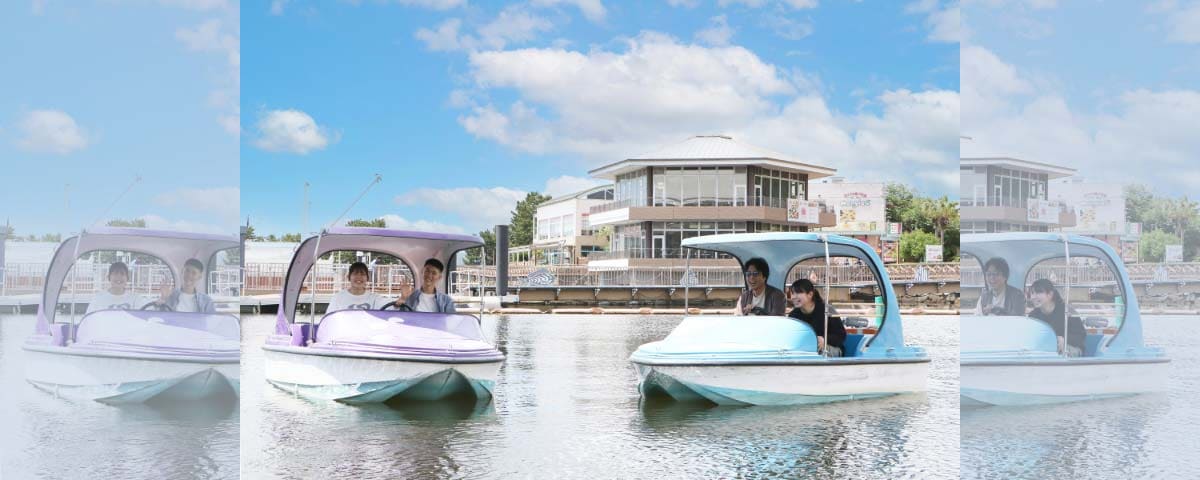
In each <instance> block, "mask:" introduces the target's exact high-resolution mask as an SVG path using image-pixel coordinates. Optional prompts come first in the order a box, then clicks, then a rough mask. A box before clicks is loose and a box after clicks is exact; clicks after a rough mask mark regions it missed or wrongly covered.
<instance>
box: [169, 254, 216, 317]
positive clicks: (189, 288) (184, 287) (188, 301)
mask: <svg viewBox="0 0 1200 480" xmlns="http://www.w3.org/2000/svg"><path fill="white" fill-rule="evenodd" d="M182 273H183V274H182V275H181V277H182V278H181V282H180V286H179V288H176V289H170V288H167V287H163V289H162V297H161V298H159V300H158V303H159V304H163V305H166V306H168V307H171V310H173V311H176V312H192V313H217V307H216V305H214V304H213V301H212V298H210V297H209V296H208V295H206V294H205V293H204V292H201V291H199V290H197V289H196V285H198V284H199V283H200V280H201V279H202V278H204V263H202V262H200V260H197V259H195V258H191V259H188V261H187V262H185V263H184V264H183V272H182Z"/></svg>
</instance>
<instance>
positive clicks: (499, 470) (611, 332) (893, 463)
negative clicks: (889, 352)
mask: <svg viewBox="0 0 1200 480" xmlns="http://www.w3.org/2000/svg"><path fill="white" fill-rule="evenodd" d="M679 320H680V319H679V318H678V317H675V318H670V317H637V316H628V317H626V316H611V315H605V316H582V315H581V316H513V317H490V316H489V317H486V318H485V321H484V331H485V332H488V333H489V335H494V336H493V337H492V338H493V339H494V341H495V342H496V343H497V344H498V345H499V346H500V347H501V349H502V350H504V351H505V352H506V354H507V356H508V357H507V359H506V362H505V364H504V367H503V369H502V371H501V376H500V382H499V383H498V385H497V388H496V391H495V396H494V398H493V401H492V402H490V403H486V404H484V405H482V406H480V405H478V404H470V403H461V404H460V403H455V404H448V405H439V404H437V403H434V404H429V403H415V402H411V403H407V404H402V405H397V404H385V405H370V406H349V405H341V404H337V403H333V402H312V401H308V400H304V399H302V398H296V397H294V396H292V395H290V394H288V393H287V392H283V391H282V390H279V389H277V388H275V387H272V386H270V385H269V384H266V382H265V381H263V380H262V371H261V370H262V355H261V349H259V348H258V345H260V344H261V342H262V339H263V337H264V336H265V335H266V332H267V331H269V328H270V326H271V325H272V324H271V319H270V318H269V317H244V318H243V328H244V331H243V339H244V348H243V362H244V363H243V365H244V366H243V404H242V405H243V407H242V408H243V414H244V415H243V417H244V419H243V423H242V425H243V431H244V432H245V436H244V437H243V445H245V446H246V448H245V449H243V456H242V460H243V471H244V472H246V475H247V476H248V477H256V476H264V475H276V476H280V477H322V476H334V475H353V476H355V477H358V478H400V477H403V478H459V477H471V478H512V477H516V478H530V477H533V478H580V477H584V478H593V477H606V478H608V477H623V478H647V477H654V478H701V477H703V478H711V477H713V476H725V477H734V476H775V477H778V478H797V477H837V478H855V477H880V476H886V477H904V476H924V477H929V476H934V477H936V476H939V475H940V476H954V475H955V474H956V473H957V472H958V463H957V460H958V458H957V454H956V453H957V433H958V425H957V419H958V408H957V407H958V405H957V384H956V383H953V382H950V381H947V380H945V379H943V378H940V377H935V378H934V379H931V382H930V383H931V385H930V388H931V393H930V394H929V395H928V396H927V395H902V396H896V397H891V398H885V399H878V400H869V401H861V402H859V401H855V402H844V403H839V404H831V405H820V406H796V407H766V408H759V407H755V408H729V407H721V408H715V407H709V406H704V405H699V406H697V405H694V404H680V403H676V402H669V403H662V402H659V403H643V402H641V401H640V398H639V396H638V393H637V375H636V373H635V372H634V369H633V367H632V366H631V365H630V363H629V361H628V358H629V355H630V353H632V352H633V350H635V349H636V348H637V347H638V346H639V345H641V344H642V343H645V342H648V341H652V340H657V339H661V338H662V337H663V336H665V335H666V334H667V333H668V332H670V330H671V329H672V328H674V327H675V325H677V324H678V323H679ZM934 324H935V325H937V326H934V327H930V326H929V325H924V326H923V325H922V323H921V322H920V321H917V322H914V323H913V326H912V327H910V329H913V330H915V331H916V332H917V334H918V336H922V335H923V336H924V338H923V340H926V339H933V340H936V341H934V342H932V343H934V344H939V343H941V344H946V343H949V344H953V341H954V340H956V338H957V332H956V331H954V330H953V329H950V330H947V329H945V328H943V327H944V325H948V324H947V323H946V322H941V321H937V322H934ZM906 326H907V325H906ZM922 328H925V329H926V330H925V331H922ZM943 337H945V338H943ZM952 337H953V338H952ZM939 355H941V356H942V357H947V358H940V357H939V358H937V360H938V361H950V362H954V361H955V359H954V358H953V355H949V354H946V353H944V352H943V353H940V354H939ZM931 452H937V453H931Z"/></svg>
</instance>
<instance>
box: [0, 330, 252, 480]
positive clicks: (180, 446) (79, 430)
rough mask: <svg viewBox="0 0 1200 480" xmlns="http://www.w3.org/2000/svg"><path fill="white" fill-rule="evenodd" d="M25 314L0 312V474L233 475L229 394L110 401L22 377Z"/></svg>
mask: <svg viewBox="0 0 1200 480" xmlns="http://www.w3.org/2000/svg"><path fill="white" fill-rule="evenodd" d="M34 321H35V318H34V317H33V316H32V315H23V316H13V315H0V466H2V470H0V478H3V479H5V480H8V479H10V478H12V479H25V478H66V479H82V478H238V441H239V427H238V417H239V412H238V405H237V401H236V400H233V401H225V402H219V403H217V404H215V405H213V404H205V405H195V404H192V405H188V406H183V407H181V406H177V405H137V406H122V407H113V406H107V405H103V404H100V403H96V402H91V401H87V402H72V401H69V400H64V399H60V398H56V397H54V396H53V395H51V394H49V393H46V392H43V391H41V390H38V389H36V388H34V387H33V386H31V385H30V384H29V383H28V382H26V381H25V370H24V355H23V351H22V350H21V344H22V343H23V342H24V341H25V338H26V337H27V336H28V335H29V334H30V333H31V332H32V331H33V326H34Z"/></svg>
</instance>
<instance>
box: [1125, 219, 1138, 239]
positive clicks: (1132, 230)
mask: <svg viewBox="0 0 1200 480" xmlns="http://www.w3.org/2000/svg"><path fill="white" fill-rule="evenodd" d="M1125 236H1126V237H1129V238H1138V237H1141V236H1142V224H1140V223H1126V224H1125Z"/></svg>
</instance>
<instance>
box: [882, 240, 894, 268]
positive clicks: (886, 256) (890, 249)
mask: <svg viewBox="0 0 1200 480" xmlns="http://www.w3.org/2000/svg"><path fill="white" fill-rule="evenodd" d="M880 245H881V246H882V247H883V253H882V254H881V255H880V256H881V257H883V263H896V246H897V245H898V243H896V242H883V243H882V244H880Z"/></svg>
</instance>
